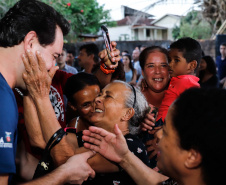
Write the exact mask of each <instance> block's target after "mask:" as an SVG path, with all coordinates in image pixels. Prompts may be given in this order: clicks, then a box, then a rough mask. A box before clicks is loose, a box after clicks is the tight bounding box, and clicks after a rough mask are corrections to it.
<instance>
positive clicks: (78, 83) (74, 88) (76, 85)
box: [64, 72, 100, 105]
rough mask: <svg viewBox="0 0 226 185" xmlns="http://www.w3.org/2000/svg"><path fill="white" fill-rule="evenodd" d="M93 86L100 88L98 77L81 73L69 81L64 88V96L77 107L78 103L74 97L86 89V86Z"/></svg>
mask: <svg viewBox="0 0 226 185" xmlns="http://www.w3.org/2000/svg"><path fill="white" fill-rule="evenodd" d="M91 85H98V86H99V87H100V83H99V81H98V79H97V77H96V76H94V75H93V74H89V73H84V72H80V73H77V74H75V75H73V76H71V77H69V78H68V79H67V82H66V84H65V87H64V94H65V95H66V97H67V99H68V101H69V102H71V103H72V104H73V105H75V103H76V102H74V99H73V95H74V94H75V93H77V92H78V91H81V90H82V89H84V88H85V87H86V86H91Z"/></svg>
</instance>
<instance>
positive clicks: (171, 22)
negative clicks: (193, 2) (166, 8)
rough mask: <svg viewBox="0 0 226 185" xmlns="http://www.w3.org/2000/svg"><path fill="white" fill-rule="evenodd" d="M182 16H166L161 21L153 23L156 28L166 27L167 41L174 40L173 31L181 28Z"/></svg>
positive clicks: (157, 20)
mask: <svg viewBox="0 0 226 185" xmlns="http://www.w3.org/2000/svg"><path fill="white" fill-rule="evenodd" d="M180 21H181V16H179V15H173V14H166V15H164V16H162V17H161V18H159V19H156V20H154V21H152V24H154V25H155V26H160V27H165V28H166V29H167V33H166V34H167V40H174V39H173V35H172V31H173V28H174V27H176V26H178V27H179V26H180Z"/></svg>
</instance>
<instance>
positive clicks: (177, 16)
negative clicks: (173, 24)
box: [151, 14, 182, 24]
mask: <svg viewBox="0 0 226 185" xmlns="http://www.w3.org/2000/svg"><path fill="white" fill-rule="evenodd" d="M168 16H170V17H176V18H181V17H182V16H180V15H174V14H165V15H163V16H162V17H160V18H159V19H156V20H154V21H152V22H151V23H152V24H156V23H157V22H159V21H161V20H162V19H164V18H165V17H168Z"/></svg>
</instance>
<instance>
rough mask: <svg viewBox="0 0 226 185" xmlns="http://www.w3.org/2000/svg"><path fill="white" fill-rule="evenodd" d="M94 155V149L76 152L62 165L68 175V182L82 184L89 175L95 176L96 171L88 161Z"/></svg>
mask: <svg viewBox="0 0 226 185" xmlns="http://www.w3.org/2000/svg"><path fill="white" fill-rule="evenodd" d="M94 155H95V152H93V151H88V152H84V153H81V154H76V155H74V156H72V157H70V158H69V159H68V160H67V162H66V163H65V164H63V165H62V166H61V167H60V168H62V169H63V170H62V171H63V172H64V173H65V175H66V176H67V183H70V184H82V183H83V181H86V180H87V179H88V178H89V177H91V178H94V177H95V171H94V170H93V169H92V168H91V167H90V166H89V164H88V163H87V160H88V159H89V158H91V157H93V156H94Z"/></svg>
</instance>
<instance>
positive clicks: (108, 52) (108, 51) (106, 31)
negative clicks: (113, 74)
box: [101, 25, 116, 64]
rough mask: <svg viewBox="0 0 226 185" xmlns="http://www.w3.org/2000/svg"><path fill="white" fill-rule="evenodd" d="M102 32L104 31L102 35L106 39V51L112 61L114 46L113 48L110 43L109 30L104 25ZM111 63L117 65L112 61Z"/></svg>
mask: <svg viewBox="0 0 226 185" xmlns="http://www.w3.org/2000/svg"><path fill="white" fill-rule="evenodd" d="M101 30H102V34H103V37H104V42H105V47H106V50H107V54H108V58H109V60H110V61H111V55H110V52H111V51H112V46H111V41H110V37H109V33H108V29H107V27H106V26H104V25H102V26H101ZM111 63H112V64H116V63H115V62H112V61H111Z"/></svg>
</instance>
